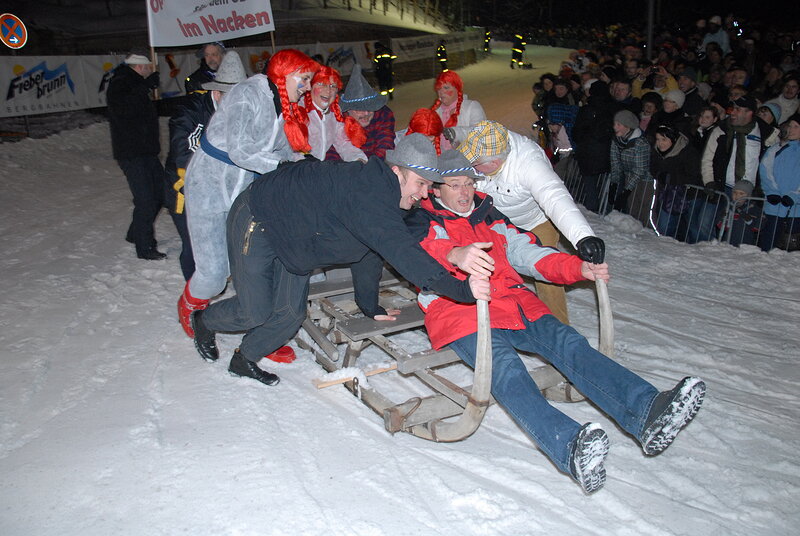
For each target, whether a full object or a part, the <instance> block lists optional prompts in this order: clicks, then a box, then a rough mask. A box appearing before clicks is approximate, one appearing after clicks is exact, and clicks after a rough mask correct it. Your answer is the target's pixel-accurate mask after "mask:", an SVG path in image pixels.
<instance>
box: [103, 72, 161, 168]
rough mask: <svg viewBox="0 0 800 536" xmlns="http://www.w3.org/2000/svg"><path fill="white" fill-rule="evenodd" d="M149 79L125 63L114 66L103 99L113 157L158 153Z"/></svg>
mask: <svg viewBox="0 0 800 536" xmlns="http://www.w3.org/2000/svg"><path fill="white" fill-rule="evenodd" d="M150 91H151V87H150V85H149V82H148V81H147V80H146V79H145V78H142V76H141V75H140V74H139V73H137V72H136V71H134V70H133V69H131V68H130V67H128V65H126V64H125V63H123V64H121V65H119V66H118V67H117V68H116V69H115V70H114V75H113V76H112V77H111V80H110V81H109V83H108V89H107V90H106V101H107V104H108V122H109V124H110V126H111V149H112V152H113V154H114V159H115V160H120V159H125V158H134V157H137V156H158V153H159V152H160V151H161V145H160V144H159V141H158V112H157V110H156V105H155V103H154V102H153V101H152V100H150Z"/></svg>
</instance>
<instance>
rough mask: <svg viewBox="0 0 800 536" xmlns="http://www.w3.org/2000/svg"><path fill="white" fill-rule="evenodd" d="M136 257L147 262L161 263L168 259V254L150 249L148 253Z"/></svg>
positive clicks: (138, 254) (144, 252)
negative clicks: (162, 260)
mask: <svg viewBox="0 0 800 536" xmlns="http://www.w3.org/2000/svg"><path fill="white" fill-rule="evenodd" d="M136 256H137V257H139V258H140V259H144V260H146V261H160V260H161V259H166V258H167V254H166V253H161V252H160V251H158V250H157V249H156V248H152V249H148V250H147V251H143V252H141V253H137V254H136Z"/></svg>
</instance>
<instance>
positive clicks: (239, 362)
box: [228, 348, 281, 385]
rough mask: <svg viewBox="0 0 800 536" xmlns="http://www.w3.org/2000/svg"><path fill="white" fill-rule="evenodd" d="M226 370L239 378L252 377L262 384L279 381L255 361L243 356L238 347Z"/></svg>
mask: <svg viewBox="0 0 800 536" xmlns="http://www.w3.org/2000/svg"><path fill="white" fill-rule="evenodd" d="M228 372H230V373H231V374H232V375H234V376H239V377H240V378H253V379H254V380H258V381H260V382H261V383H263V384H264V385H276V384H277V383H278V382H280V381H281V379H280V378H278V377H277V376H276V375H275V374H272V373H271V372H267V371H266V370H261V369H260V368H259V367H258V365H257V364H256V363H253V362H252V361H249V360H248V359H247V358H245V357H244V356H243V355H242V352H240V351H239V349H238V348H237V349H236V351H235V352H233V357H231V364H230V365H229V366H228Z"/></svg>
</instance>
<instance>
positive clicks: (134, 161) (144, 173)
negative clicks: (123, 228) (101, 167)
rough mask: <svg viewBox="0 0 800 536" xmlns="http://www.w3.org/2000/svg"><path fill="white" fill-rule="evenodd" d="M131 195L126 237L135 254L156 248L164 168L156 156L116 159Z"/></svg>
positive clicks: (162, 196) (162, 201)
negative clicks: (156, 231)
mask: <svg viewBox="0 0 800 536" xmlns="http://www.w3.org/2000/svg"><path fill="white" fill-rule="evenodd" d="M117 163H118V164H119V167H120V168H121V169H122V172H123V173H124V174H125V178H126V179H127V180H128V187H129V188H130V190H131V194H132V195H133V217H132V218H131V224H130V226H129V227H128V234H127V238H128V239H130V240H132V241H133V243H134V244H136V253H137V254H143V253H145V252H147V251H148V250H150V249H153V248H155V247H156V237H155V232H154V230H153V224H154V223H155V221H156V216H158V211H159V210H161V207H162V206H163V205H164V168H163V167H162V166H161V161H160V160H159V159H158V156H136V157H133V158H124V159H120V160H117Z"/></svg>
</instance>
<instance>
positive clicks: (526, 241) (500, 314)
mask: <svg viewBox="0 0 800 536" xmlns="http://www.w3.org/2000/svg"><path fill="white" fill-rule="evenodd" d="M475 205H476V208H475V210H474V211H473V212H472V214H470V216H469V217H466V218H465V217H461V216H458V215H456V214H453V213H452V212H451V211H449V210H447V209H445V208H443V207H442V206H441V205H440V204H439V203H438V202H437V201H436V200H434V199H425V200H423V201H422V206H421V208H420V209H419V210H417V211H415V213H414V214H412V215H410V216H409V217H408V218H407V223H408V225H409V227H411V228H412V231H416V234H417V236H422V234H423V232H424V228H425V227H426V226H427V232H426V233H425V238H424V239H423V240H422V241H421V242H420V245H421V246H422V247H423V249H425V251H427V252H428V253H429V254H430V255H431V256H432V257H433V258H434V259H436V260H437V261H439V263H440V264H441V265H442V266H444V267H445V268H446V269H447V270H448V271H449V272H450V273H451V274H452V275H454V276H455V277H457V278H459V279H466V278H467V274H466V273H464V272H462V271H461V270H460V269H458V268H456V267H455V266H453V265H452V264H450V263H449V262H448V261H447V254H448V253H449V252H450V250H451V249H452V248H454V247H460V246H467V245H469V244H472V243H473V242H492V243H493V244H494V245H493V246H492V248H491V249H490V250H489V251H488V252H489V254H490V255H491V256H492V258H493V259H494V262H495V265H494V266H495V268H494V273H493V274H492V276H491V278H490V280H489V281H490V283H491V292H492V299H491V301H490V302H489V313H490V316H491V326H492V328H499V329H524V324H523V322H522V317H521V315H520V311H522V312H523V313H524V314H525V317H526V318H527V319H528V320H529V321H531V322H532V321H534V320H536V319H538V318H539V317H541V316H542V315H545V314H550V310H549V309H548V308H547V306H546V305H545V304H544V303H542V301H541V300H539V298H538V297H537V296H536V294H534V293H533V291H531V290H530V289H528V287H526V286H525V285H524V284H523V280H522V276H520V274H524V275H529V276H532V277H534V278H536V279H538V280H542V281H546V282H550V283H558V284H571V283H575V282H576V281H582V280H583V279H584V277H583V275H582V274H581V263H582V261H581V260H580V259H579V258H578V257H576V256H574V255H568V254H566V253H561V252H559V251H558V250H556V249H553V248H549V247H544V246H542V245H541V243H540V242H539V240H538V238H536V236H535V235H533V234H532V233H529V232H526V231H523V230H522V229H519V228H517V227H515V226H514V225H513V224H512V223H511V221H510V220H509V219H508V218H506V217H505V216H504V215H503V214H502V213H501V212H500V211H498V210H497V209H495V208H494V204H493V202H492V198H491V197H490V196H487V195H486V194H483V193H480V192H476V193H475ZM419 306H420V307H421V308H422V310H423V311H425V313H426V314H425V327H426V328H427V330H428V336H429V337H430V339H431V344H432V345H433V347H434V348H435V349H437V350H438V349H440V348H442V347H443V346H446V345H447V344H449V343H451V342H453V341H454V340H456V339H460V338H461V337H465V336H466V335H470V334H472V333H475V332H476V331H477V330H478V322H477V309H476V307H475V304H474V303H471V304H467V303H459V302H456V301H453V300H451V299H450V298H447V297H445V296H440V295H438V294H435V293H433V292H430V291H428V292H425V291H423V292H421V293H420V294H419Z"/></svg>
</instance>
